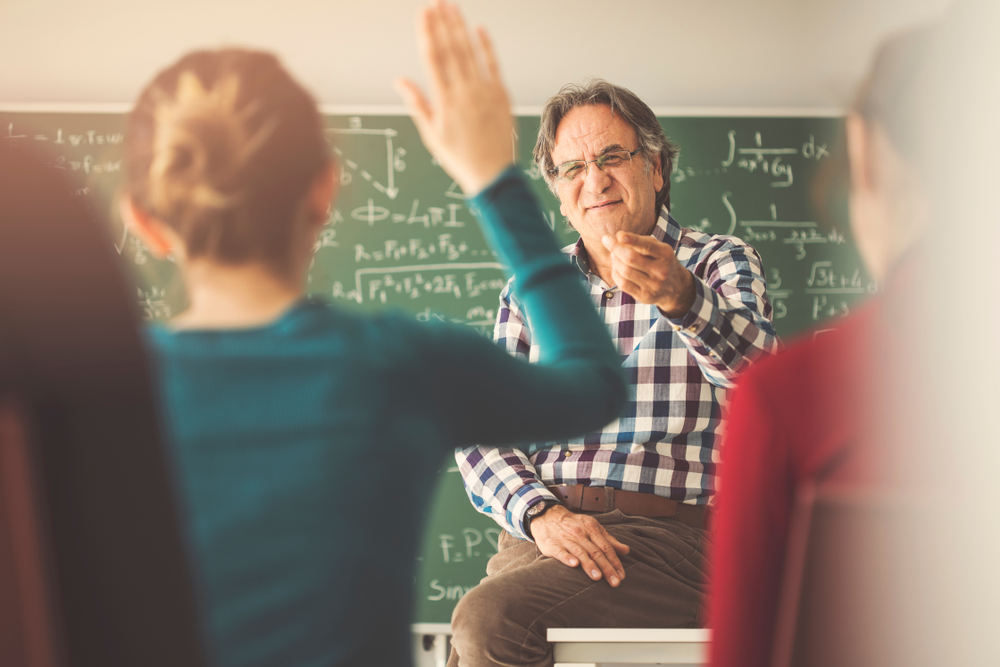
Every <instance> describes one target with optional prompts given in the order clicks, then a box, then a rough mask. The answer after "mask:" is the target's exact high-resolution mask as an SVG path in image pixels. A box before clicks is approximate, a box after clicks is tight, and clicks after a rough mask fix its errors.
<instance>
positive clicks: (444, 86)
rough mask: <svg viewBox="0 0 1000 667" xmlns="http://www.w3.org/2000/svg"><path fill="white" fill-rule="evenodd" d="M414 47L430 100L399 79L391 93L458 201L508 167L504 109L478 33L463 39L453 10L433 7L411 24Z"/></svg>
mask: <svg viewBox="0 0 1000 667" xmlns="http://www.w3.org/2000/svg"><path fill="white" fill-rule="evenodd" d="M417 42H418V44H419V48H420V55H421V60H422V61H423V65H424V71H425V73H426V75H427V78H428V81H429V82H430V99H428V98H427V97H425V96H424V94H423V92H422V91H421V90H420V88H419V87H418V86H417V85H416V84H415V83H413V82H412V81H409V80H407V79H399V80H398V81H397V82H396V89H397V91H398V92H399V94H400V96H402V97H403V100H404V101H405V102H406V105H407V107H408V108H409V110H410V115H411V116H412V117H413V122H414V123H415V124H416V126H417V130H419V132H420V138H421V139H422V140H423V142H424V145H425V146H426V147H427V149H428V150H429V151H430V152H431V154H432V155H434V156H435V157H436V158H437V159H438V161H439V162H440V163H441V166H442V167H444V170H445V171H447V172H448V174H449V175H450V176H451V177H452V178H454V179H455V181H456V182H457V183H458V184H459V186H461V188H462V190H463V191H465V193H466V194H469V195H473V194H476V193H477V192H479V191H480V190H482V189H483V188H484V187H486V186H487V185H489V184H490V183H491V182H492V181H493V180H494V179H495V178H496V177H497V176H499V175H500V172H502V171H503V170H504V169H505V168H506V167H507V166H508V165H510V164H511V163H512V162H513V150H512V144H511V137H512V135H513V129H514V125H513V121H512V120H511V116H510V101H509V100H508V98H507V91H506V89H505V88H504V85H503V81H502V80H501V78H500V69H499V66H498V65H497V60H496V56H495V55H494V53H493V47H492V45H491V44H490V41H489V38H488V37H487V35H486V31H485V30H483V29H482V28H480V29H478V30H477V31H476V34H475V37H472V36H471V35H470V34H469V31H468V30H467V29H466V27H465V23H464V22H463V20H462V16H461V14H460V13H459V11H458V8H457V7H455V5H453V4H451V3H449V2H444V1H443V0H437V1H436V2H433V3H432V4H430V5H429V6H427V7H425V8H423V9H422V10H420V12H419V14H418V16H417Z"/></svg>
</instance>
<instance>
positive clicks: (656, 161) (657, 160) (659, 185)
mask: <svg viewBox="0 0 1000 667" xmlns="http://www.w3.org/2000/svg"><path fill="white" fill-rule="evenodd" d="M664 182H665V181H664V180H663V156H662V155H659V154H658V155H654V156H653V190H654V191H655V192H659V191H660V190H662V189H663V185H664ZM656 215H657V216H659V215H660V212H659V211H657V212H656Z"/></svg>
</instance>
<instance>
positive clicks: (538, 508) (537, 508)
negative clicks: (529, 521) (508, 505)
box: [527, 502, 548, 516]
mask: <svg viewBox="0 0 1000 667" xmlns="http://www.w3.org/2000/svg"><path fill="white" fill-rule="evenodd" d="M546 507H548V504H547V503H545V502H540V503H538V504H537V505H532V506H531V507H529V508H528V512H527V514H528V516H538V515H539V514H541V513H542V512H544V511H545V508H546Z"/></svg>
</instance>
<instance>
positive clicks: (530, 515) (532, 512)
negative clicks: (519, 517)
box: [524, 500, 558, 537]
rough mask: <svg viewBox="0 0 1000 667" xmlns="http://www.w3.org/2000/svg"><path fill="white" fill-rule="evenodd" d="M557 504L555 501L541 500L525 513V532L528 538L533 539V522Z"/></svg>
mask: <svg viewBox="0 0 1000 667" xmlns="http://www.w3.org/2000/svg"><path fill="white" fill-rule="evenodd" d="M557 504H558V503H557V502H556V501H554V500H541V501H539V502H537V503H535V504H534V505H532V506H531V507H529V508H528V509H527V511H526V512H525V513H524V532H525V533H527V534H528V537H531V520H532V519H537V518H538V517H540V516H542V515H543V514H545V512H547V511H548V509H549V508H550V507H552V506H553V505H557Z"/></svg>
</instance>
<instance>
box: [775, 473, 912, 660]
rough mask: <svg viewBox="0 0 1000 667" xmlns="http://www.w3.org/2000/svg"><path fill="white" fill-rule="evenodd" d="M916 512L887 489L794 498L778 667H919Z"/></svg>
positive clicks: (826, 491)
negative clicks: (913, 596)
mask: <svg viewBox="0 0 1000 667" xmlns="http://www.w3.org/2000/svg"><path fill="white" fill-rule="evenodd" d="M917 507H918V506H916V505H915V504H914V503H913V502H911V501H910V500H909V499H906V498H904V497H901V496H899V495H895V494H890V493H888V492H878V491H865V490H857V489H849V488H834V487H830V486H827V487H825V488H824V487H821V488H818V489H817V488H816V487H812V486H809V487H806V488H804V489H802V491H801V492H800V493H799V496H798V498H797V501H796V504H795V509H794V512H793V519H792V525H791V530H790V531H789V543H788V555H787V558H786V561H785V574H784V580H783V584H782V592H781V599H780V602H779V611H778V619H777V628H776V636H775V641H774V651H773V654H772V655H773V660H772V664H773V666H774V667H869V666H871V667H876V666H877V667H886V666H891V665H917V664H922V663H921V661H920V660H919V656H917V655H914V651H916V650H918V649H917V646H918V645H917V644H916V643H915V642H913V641H912V640H913V637H912V636H910V634H909V633H910V632H911V628H912V621H914V620H915V619H914V618H913V617H910V616H909V615H908V613H907V610H908V609H912V608H913V607H912V606H911V605H912V604H916V603H917V601H912V600H909V597H910V593H911V592H912V586H911V585H910V584H911V583H912V576H913V574H912V572H910V571H909V567H908V565H909V564H910V563H912V560H913V559H912V558H911V557H908V556H912V552H910V553H908V550H909V549H910V548H911V547H910V546H909V545H912V544H913V537H914V535H916V532H915V531H916V529H917V527H918V526H917V520H918V514H917Z"/></svg>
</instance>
